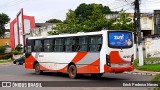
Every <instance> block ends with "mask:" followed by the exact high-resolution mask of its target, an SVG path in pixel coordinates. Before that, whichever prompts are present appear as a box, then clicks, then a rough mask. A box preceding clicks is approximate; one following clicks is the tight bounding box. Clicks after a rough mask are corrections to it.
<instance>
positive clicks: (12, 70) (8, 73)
mask: <svg viewBox="0 0 160 90" xmlns="http://www.w3.org/2000/svg"><path fill="white" fill-rule="evenodd" d="M152 78H153V76H143V75H133V74H124V73H122V74H114V73H105V74H104V75H103V76H102V77H101V78H91V77H90V76H88V75H83V76H81V77H79V78H78V79H70V78H69V77H68V75H67V74H57V73H51V72H45V73H44V74H43V75H36V74H35V73H34V70H27V69H25V68H24V66H21V65H0V81H89V83H90V84H92V81H93V84H94V82H100V81H103V82H104V83H105V84H106V85H107V84H109V82H113V83H114V82H115V83H116V82H125V81H150V80H151V79H152ZM96 85H97V84H96V83H95V86H96ZM8 89H11V88H0V90H8ZM14 89H15V90H17V89H22V88H12V90H14ZM23 89H25V90H27V88H23ZM32 89H35V88H30V90H32ZM36 89H39V90H44V89H45V90H50V89H54V90H77V89H78V90H81V89H83V90H92V89H96V90H106V89H109V90H152V89H153V87H45V88H44V87H43V88H36Z"/></svg>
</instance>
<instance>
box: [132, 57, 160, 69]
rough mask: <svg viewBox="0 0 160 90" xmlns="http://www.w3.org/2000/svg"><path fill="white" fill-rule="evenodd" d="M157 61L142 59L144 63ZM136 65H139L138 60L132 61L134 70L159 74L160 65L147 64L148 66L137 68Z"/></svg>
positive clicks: (154, 59)
mask: <svg viewBox="0 0 160 90" xmlns="http://www.w3.org/2000/svg"><path fill="white" fill-rule="evenodd" d="M159 59H160V58H144V61H156V60H159ZM138 63H139V60H138V59H136V60H134V66H135V69H139V70H144V71H155V72H160V69H159V68H160V64H149V65H143V66H138Z"/></svg>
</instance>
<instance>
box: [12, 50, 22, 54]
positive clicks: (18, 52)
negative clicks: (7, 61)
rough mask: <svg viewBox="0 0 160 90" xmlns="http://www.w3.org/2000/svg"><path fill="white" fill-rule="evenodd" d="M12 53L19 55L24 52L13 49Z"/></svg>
mask: <svg viewBox="0 0 160 90" xmlns="http://www.w3.org/2000/svg"><path fill="white" fill-rule="evenodd" d="M12 54H14V55H19V54H23V53H22V52H21V51H18V50H12Z"/></svg>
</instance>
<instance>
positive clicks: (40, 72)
mask: <svg viewBox="0 0 160 90" xmlns="http://www.w3.org/2000/svg"><path fill="white" fill-rule="evenodd" d="M35 73H36V74H37V75H41V74H42V73H43V71H42V70H40V65H39V63H36V64H35Z"/></svg>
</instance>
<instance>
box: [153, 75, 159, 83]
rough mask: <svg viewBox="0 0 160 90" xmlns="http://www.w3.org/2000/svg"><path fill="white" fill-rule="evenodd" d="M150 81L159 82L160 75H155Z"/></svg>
mask: <svg viewBox="0 0 160 90" xmlns="http://www.w3.org/2000/svg"><path fill="white" fill-rule="evenodd" d="M152 81H160V74H157V75H156V76H155V77H154V78H153V79H152Z"/></svg>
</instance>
